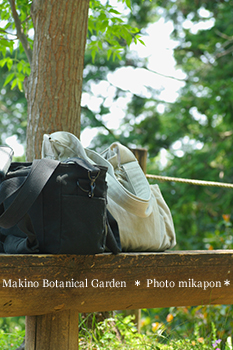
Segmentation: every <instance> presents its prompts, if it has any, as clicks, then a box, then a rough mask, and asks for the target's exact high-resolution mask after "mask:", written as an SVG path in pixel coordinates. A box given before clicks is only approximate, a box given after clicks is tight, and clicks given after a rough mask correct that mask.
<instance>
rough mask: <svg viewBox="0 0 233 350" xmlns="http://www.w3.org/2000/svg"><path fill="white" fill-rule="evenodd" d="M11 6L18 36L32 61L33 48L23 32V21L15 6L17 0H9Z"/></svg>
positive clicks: (29, 60)
mask: <svg viewBox="0 0 233 350" xmlns="http://www.w3.org/2000/svg"><path fill="white" fill-rule="evenodd" d="M8 2H9V4H10V6H11V11H12V16H13V19H14V22H15V27H16V32H17V37H18V39H19V40H20V41H21V43H22V45H23V48H24V51H25V53H26V55H27V59H28V62H29V63H30V65H31V63H32V50H31V49H30V46H29V43H28V41H27V37H26V35H25V34H24V32H23V29H22V26H21V21H20V19H19V16H18V13H17V11H16V7H15V0H8Z"/></svg>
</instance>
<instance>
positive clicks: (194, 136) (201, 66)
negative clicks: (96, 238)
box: [0, 0, 233, 249]
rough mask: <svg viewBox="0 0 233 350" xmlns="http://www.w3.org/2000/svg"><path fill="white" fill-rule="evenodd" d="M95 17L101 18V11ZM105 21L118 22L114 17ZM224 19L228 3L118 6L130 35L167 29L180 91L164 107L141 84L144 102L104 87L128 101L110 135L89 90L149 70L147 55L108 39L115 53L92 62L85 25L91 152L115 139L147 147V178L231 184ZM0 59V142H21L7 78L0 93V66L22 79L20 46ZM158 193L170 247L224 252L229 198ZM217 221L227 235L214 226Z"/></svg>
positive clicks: (229, 25)
mask: <svg viewBox="0 0 233 350" xmlns="http://www.w3.org/2000/svg"><path fill="white" fill-rule="evenodd" d="M95 3H98V2H97V1H95ZM95 6H96V4H95ZM97 10H98V11H100V14H101V13H102V12H103V8H102V7H101V6H100V9H98V6H97ZM101 11H102V12H101ZM104 15H106V14H104ZM104 15H103V13H102V16H104ZM113 15H114V16H116V17H119V14H117V13H113ZM232 16H233V8H232V4H231V2H230V1H228V0H225V1H224V0H222V1H217V0H205V1H198V0H197V1H191V0H182V1H181V0H180V1H173V0H158V1H150V0H145V1H143V2H142V1H141V0H132V1H131V9H130V10H129V8H127V11H126V14H125V17H124V21H126V22H127V25H129V26H131V28H138V32H137V34H136V32H135V34H134V33H131V35H133V36H134V35H135V36H136V35H138V33H139V34H140V35H144V34H145V33H146V29H147V27H148V26H149V25H150V24H151V23H155V22H156V21H158V20H159V19H160V18H161V17H163V18H165V19H166V21H172V23H173V32H172V34H171V38H172V39H173V40H175V41H176V47H175V49H174V58H175V61H176V67H177V68H178V69H181V70H182V72H183V73H184V79H183V83H184V84H183V87H182V88H181V89H180V91H179V96H178V98H177V99H176V100H175V102H165V101H162V100H161V99H160V98H159V91H156V90H155V89H154V88H152V87H150V86H146V91H147V93H146V94H143V93H138V94H135V93H132V92H130V91H126V90H124V89H122V88H120V87H119V86H113V85H112V86H111V83H110V88H111V94H112V101H113V102H114V101H122V99H124V98H125V99H127V104H125V107H124V111H123V114H124V117H123V118H121V124H120V126H119V127H117V128H115V129H114V128H110V127H109V126H108V123H107V121H106V120H107V117H108V116H109V115H111V111H110V107H111V104H107V103H106V100H107V97H108V96H107V95H106V93H105V94H102V95H101V91H100V92H99V93H98V94H96V90H95V89H93V86H97V88H98V86H100V85H98V84H100V83H104V82H108V83H109V74H110V73H113V72H116V71H117V70H118V69H120V68H122V67H131V68H132V69H134V70H135V71H136V69H138V68H143V69H145V70H148V67H147V66H148V65H147V63H148V57H145V58H140V57H138V56H137V54H136V53H135V52H134V51H132V50H131V49H130V46H128V45H127V40H128V39H129V38H128V36H127V35H125V38H123V37H121V38H116V40H117V41H118V42H119V43H120V47H121V49H120V50H118V52H117V53H116V54H115V55H114V54H113V52H109V45H105V44H104V42H103V43H102V44H101V49H99V50H95V53H94V55H93V45H94V44H93V43H95V45H96V43H97V41H96V37H97V36H98V35H99V32H98V30H99V29H98V30H97V29H96V28H95V26H92V25H91V20H90V25H89V32H88V39H87V49H86V55H85V67H84V81H83V101H82V116H81V125H82V131H83V132H85V131H86V130H92V129H93V130H94V129H95V130H96V132H95V137H94V138H93V139H92V142H91V144H90V147H91V148H95V149H97V150H98V151H100V150H102V149H103V148H105V147H106V146H107V145H109V144H110V143H111V142H114V141H119V142H121V143H123V144H125V145H128V146H129V147H132V146H136V147H146V148H147V149H148V170H147V172H148V173H150V174H160V175H166V176H174V177H184V178H194V179H202V180H211V181H220V182H228V183H232V178H233V174H232V170H231V164H232V161H233V155H232V135H233V128H232V121H233V115H232V113H233V60H232V55H233V22H232ZM117 21H118V20H116V21H115V23H117V25H119V22H117ZM203 28H204V29H203ZM154 35H155V36H157V35H159V33H154ZM101 40H102V41H103V38H102V39H101ZM155 50H156V47H155ZM159 54H160V53H159V52H158V55H159ZM93 56H94V57H93ZM93 58H94V60H93ZM1 59H2V60H0V62H2V63H1V66H2V67H0V84H1V94H0V130H1V140H2V143H4V142H5V140H6V138H7V137H8V136H10V135H17V137H18V140H19V141H20V142H21V143H24V142H25V130H26V123H27V121H26V120H27V112H26V99H25V97H24V93H23V91H19V87H20V86H19V84H18V85H17V82H16V81H15V82H14V80H11V81H10V82H9V84H6V85H5V86H4V82H5V81H6V79H7V77H8V75H9V73H8V69H9V67H10V68H11V70H14V69H15V71H17V72H18V73H19V72H20V73H21V74H22V75H27V74H28V66H27V64H26V63H25V62H26V61H27V59H26V56H25V54H24V53H23V50H22V47H20V46H19V47H18V49H15V50H13V47H11V49H10V50H9V52H8V51H7V53H5V56H4V57H3V56H2V57H1ZM3 60H5V61H4V62H5V63H3ZM7 68H8V69H7ZM18 73H17V74H18ZM100 90H101V89H100ZM108 91H110V90H108ZM87 96H88V98H87ZM92 98H97V99H98V103H92V104H90V103H88V102H86V101H87V99H88V100H89V101H90V100H91V99H92ZM94 101H95V100H94ZM161 105H162V108H161ZM159 107H160V108H159ZM159 185H160V188H161V190H162V193H163V195H164V197H165V200H166V202H167V203H168V205H169V207H170V208H171V211H172V215H173V218H174V223H175V228H176V233H177V242H178V244H177V246H176V249H211V248H223V247H224V244H225V243H224V242H226V241H227V246H228V247H229V248H232V235H231V228H230V221H231V215H232V204H233V203H232V202H233V196H232V190H230V189H223V188H217V187H199V186H193V185H187V184H178V183H175V182H159ZM226 216H227V217H228V221H227V225H228V226H229V227H228V229H227V230H225V228H226V220H224V219H223V218H224V217H226ZM224 235H227V239H226V238H225V237H224ZM222 236H223V241H224V242H223V241H222V240H221V239H220V238H221V237H222Z"/></svg>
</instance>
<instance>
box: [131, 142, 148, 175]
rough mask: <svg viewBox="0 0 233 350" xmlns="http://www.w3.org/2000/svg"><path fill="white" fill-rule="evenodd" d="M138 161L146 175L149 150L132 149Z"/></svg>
mask: <svg viewBox="0 0 233 350" xmlns="http://www.w3.org/2000/svg"><path fill="white" fill-rule="evenodd" d="M130 150H131V151H132V152H133V154H134V155H135V157H136V158H137V160H138V163H139V165H140V166H141V168H142V170H143V171H144V173H145V174H146V162H147V149H146V148H131V149H130Z"/></svg>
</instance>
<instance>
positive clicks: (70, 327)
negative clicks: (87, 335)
mask: <svg viewBox="0 0 233 350" xmlns="http://www.w3.org/2000/svg"><path fill="white" fill-rule="evenodd" d="M78 317H79V313H78V312H77V311H75V310H65V311H59V312H54V313H50V314H47V315H40V316H27V317H26V337H25V350H66V349H67V350H78V342H79V338H78Z"/></svg>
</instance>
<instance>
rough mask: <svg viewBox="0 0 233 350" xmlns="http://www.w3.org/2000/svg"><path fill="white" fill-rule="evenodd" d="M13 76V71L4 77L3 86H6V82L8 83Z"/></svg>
mask: <svg viewBox="0 0 233 350" xmlns="http://www.w3.org/2000/svg"><path fill="white" fill-rule="evenodd" d="M14 76H15V73H11V74H9V75H8V76H7V77H6V80H5V82H4V85H3V86H6V85H7V84H9V82H10V81H11V80H12V79H13V78H14Z"/></svg>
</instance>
